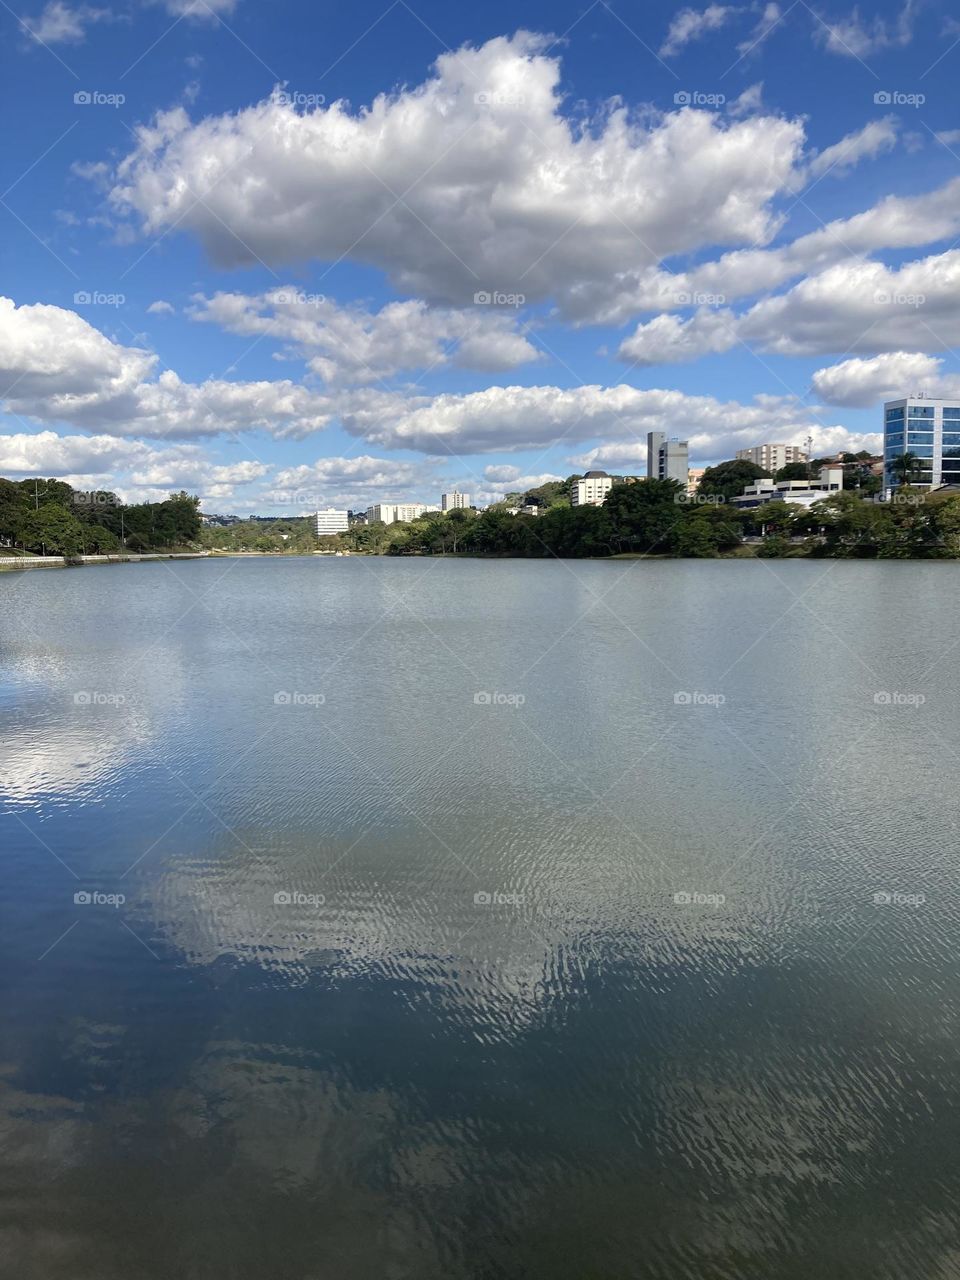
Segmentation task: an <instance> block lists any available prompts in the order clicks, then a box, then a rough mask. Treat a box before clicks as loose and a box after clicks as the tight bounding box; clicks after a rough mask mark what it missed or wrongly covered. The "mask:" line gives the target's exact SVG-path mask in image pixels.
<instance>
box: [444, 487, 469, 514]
mask: <svg viewBox="0 0 960 1280" xmlns="http://www.w3.org/2000/svg"><path fill="white" fill-rule="evenodd" d="M469 505H470V495H469V493H459V492H458V491H457V490H456V489H454V491H453V493H441V495H440V510H441V511H459V510H460V509H461V508H462V507H469Z"/></svg>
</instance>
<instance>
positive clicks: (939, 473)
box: [883, 396, 960, 492]
mask: <svg viewBox="0 0 960 1280" xmlns="http://www.w3.org/2000/svg"><path fill="white" fill-rule="evenodd" d="M905 453H912V454H913V456H914V457H915V458H916V459H917V469H916V471H915V473H913V474H910V473H908V474H907V475H906V476H904V475H902V474H901V471H900V469H898V467H897V465H896V460H897V458H901V457H902V456H903V455H904V454H905ZM901 484H912V485H917V486H919V487H922V488H925V489H935V488H937V487H938V486H939V485H941V484H960V400H928V399H927V398H926V397H925V396H908V397H907V398H906V399H905V400H888V401H887V403H886V404H885V405H884V406H883V488H884V491H885V492H887V491H889V490H890V489H894V488H896V487H897V486H898V485H901Z"/></svg>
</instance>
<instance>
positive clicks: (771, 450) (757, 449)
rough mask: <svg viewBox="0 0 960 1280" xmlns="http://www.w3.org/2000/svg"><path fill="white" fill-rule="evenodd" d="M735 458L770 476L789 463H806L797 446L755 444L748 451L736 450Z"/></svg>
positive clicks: (803, 453) (804, 455) (805, 457)
mask: <svg viewBox="0 0 960 1280" xmlns="http://www.w3.org/2000/svg"><path fill="white" fill-rule="evenodd" d="M737 458H738V459H739V460H740V461H741V462H753V463H755V464H756V465H757V466H758V467H762V468H763V469H764V471H769V472H770V473H771V474H772V473H773V472H775V471H779V470H780V468H781V467H785V466H787V465H788V464H789V463H791V462H806V460H807V455H806V453H805V452H804V451H803V449H801V448H800V446H799V445H798V444H755V445H753V446H752V447H751V448H750V449H738V450H737Z"/></svg>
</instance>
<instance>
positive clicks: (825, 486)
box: [730, 467, 843, 510]
mask: <svg viewBox="0 0 960 1280" xmlns="http://www.w3.org/2000/svg"><path fill="white" fill-rule="evenodd" d="M842 488H843V467H821V468H820V475H819V477H818V478H817V479H816V480H756V481H754V483H753V484H748V485H747V486H746V488H745V489H744V491H743V493H742V494H740V495H739V496H738V497H736V498H731V499H730V501H731V503H732V505H733V506H735V507H739V508H740V509H741V510H749V509H750V508H751V507H762V506H763V505H764V504H765V503H767V502H793V503H797V504H798V505H799V506H802V507H805V506H810V505H812V504H813V503H814V502H819V501H820V499H821V498H825V497H826V496H827V494H830V493H839V492H840V490H841V489H842Z"/></svg>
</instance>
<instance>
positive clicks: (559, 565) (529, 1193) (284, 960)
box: [0, 558, 960, 1280]
mask: <svg viewBox="0 0 960 1280" xmlns="http://www.w3.org/2000/svg"><path fill="white" fill-rule="evenodd" d="M958 574H960V569H958V568H957V566H956V565H954V564H950V563H944V564H935V563H931V564H918V563H889V564H866V563H844V562H819V563H818V562H798V561H790V562H778V561H773V562H766V563H764V562H760V561H752V562H746V561H725V562H671V561H665V562H636V561H628V562H623V561H620V562H616V561H610V562H580V561H569V562H559V561H552V562H545V563H540V562H523V561H475V560H455V559H432V560H423V559H414V560H404V559H378V558H364V559H358V558H344V559H319V558H313V559H297V558H290V559H277V560H261V559H250V560H239V559H233V560H217V561H211V560H206V561H191V562H179V563H153V564H141V565H130V566H109V567H103V568H85V569H78V570H72V571H62V572H49V573H47V572H42V573H41V572H33V573H23V574H18V575H13V574H9V575H3V576H2V577H0V644H2V649H0V711H2V715H3V722H4V732H3V738H2V749H0V785H2V792H3V798H2V806H0V839H2V853H3V857H2V867H3V903H2V912H3V920H2V929H0V948H2V966H0V981H2V987H3V1019H2V1021H0V1135H2V1137H0V1193H2V1202H3V1213H2V1215H0V1273H2V1275H3V1276H8V1275H9V1276H11V1277H13V1276H16V1277H17V1278H18V1280H167V1278H170V1280H174V1278H178V1280H179V1278H181V1277H182V1278H185V1280H367V1278H368V1277H369V1278H370V1280H374V1278H376V1280H407V1278H408V1277H409V1278H410V1280H441V1278H442V1280H498V1278H500V1277H508V1278H510V1280H513V1278H514V1277H515V1278H517V1280H519V1278H520V1277H524V1278H532V1280H620V1278H621V1277H637V1278H640V1280H812V1278H814V1277H816V1278H817V1280H907V1278H909V1280H954V1278H955V1277H958V1276H960V1226H958V1199H960V1196H958V1193H960V1156H958V1152H960V1121H958V1117H960V1038H958V1033H960V1018H958V981H957V979H958V956H960V908H958V895H957V872H958V867H960V854H958V848H960V798H958V788H957V773H958V762H960V717H958V711H960V703H958V693H957V679H956V671H957V664H958V658H960V594H953V592H954V590H955V587H956V583H957V578H958Z"/></svg>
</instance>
